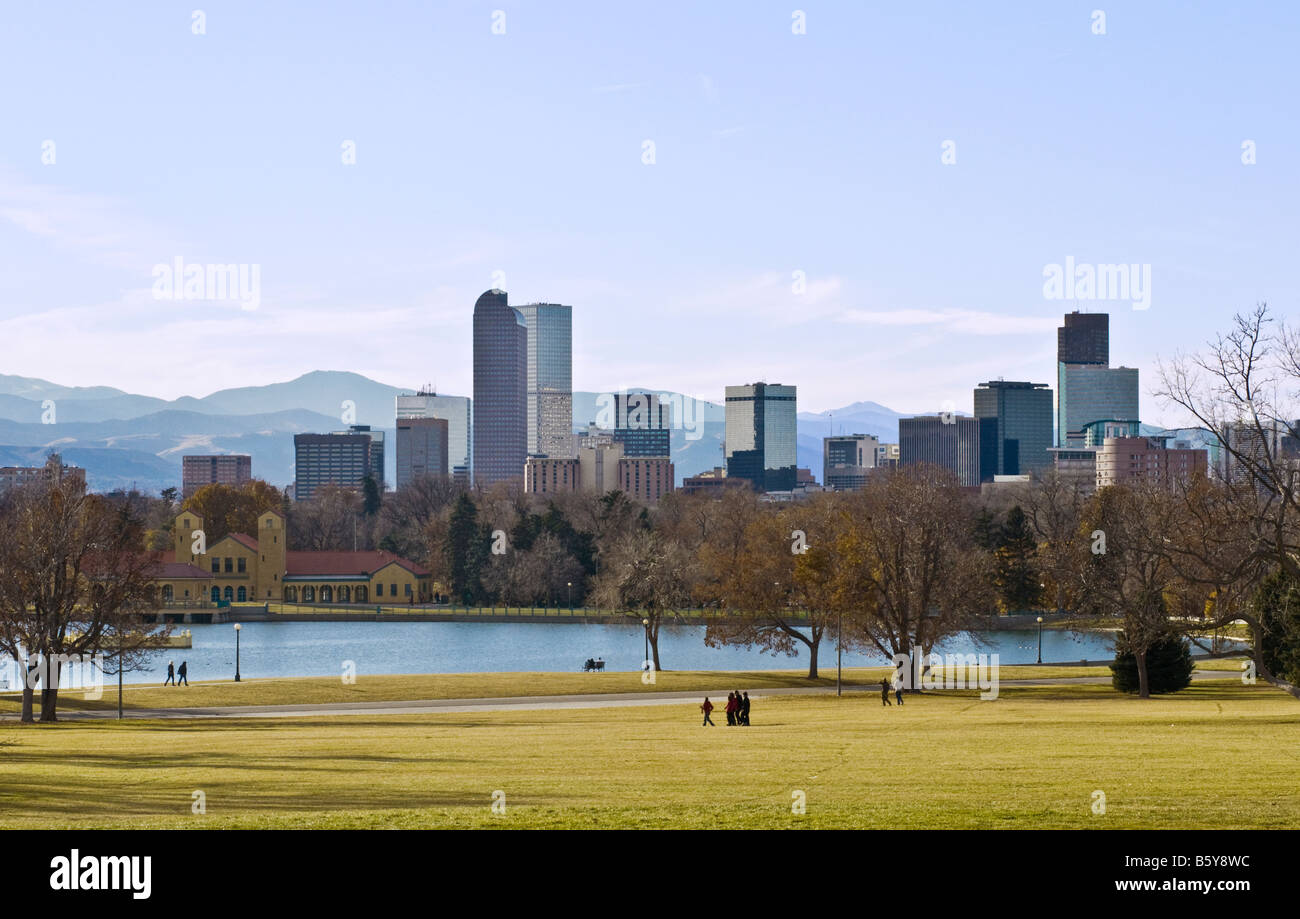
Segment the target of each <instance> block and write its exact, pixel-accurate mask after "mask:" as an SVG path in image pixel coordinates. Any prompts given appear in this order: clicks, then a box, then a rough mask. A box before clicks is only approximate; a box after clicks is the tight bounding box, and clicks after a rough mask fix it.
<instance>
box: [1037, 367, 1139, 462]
mask: <svg viewBox="0 0 1300 919" xmlns="http://www.w3.org/2000/svg"><path fill="white" fill-rule="evenodd" d="M1060 370H1061V386H1060V390H1059V391H1058V392H1057V394H1056V425H1057V432H1056V437H1057V444H1058V446H1062V447H1081V446H1083V445H1084V440H1085V437H1086V435H1087V427H1088V425H1090V424H1092V423H1093V422H1095V421H1108V420H1118V421H1136V420H1137V418H1138V371H1137V368H1135V367H1103V366H1101V365H1099V364H1061V365H1060Z"/></svg>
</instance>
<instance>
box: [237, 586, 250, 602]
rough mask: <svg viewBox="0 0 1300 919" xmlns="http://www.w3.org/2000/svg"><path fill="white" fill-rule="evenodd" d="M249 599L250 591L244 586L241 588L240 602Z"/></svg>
mask: <svg viewBox="0 0 1300 919" xmlns="http://www.w3.org/2000/svg"><path fill="white" fill-rule="evenodd" d="M247 599H248V591H247V590H246V589H245V588H243V587H241V588H239V602H240V603H243V602H244V601H245V600H247Z"/></svg>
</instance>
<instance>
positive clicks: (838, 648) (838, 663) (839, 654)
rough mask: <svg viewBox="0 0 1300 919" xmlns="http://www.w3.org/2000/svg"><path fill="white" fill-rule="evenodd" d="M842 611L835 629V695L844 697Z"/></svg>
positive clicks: (841, 610)
mask: <svg viewBox="0 0 1300 919" xmlns="http://www.w3.org/2000/svg"><path fill="white" fill-rule="evenodd" d="M843 677H844V609H843V607H841V608H840V624H839V626H837V627H836V629H835V695H837V696H842V695H844V690H843V687H842V680H843Z"/></svg>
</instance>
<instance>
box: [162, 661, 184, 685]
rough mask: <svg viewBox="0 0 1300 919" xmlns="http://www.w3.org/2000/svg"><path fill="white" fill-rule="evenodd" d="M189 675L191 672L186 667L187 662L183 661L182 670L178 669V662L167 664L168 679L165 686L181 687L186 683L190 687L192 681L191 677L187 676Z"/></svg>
mask: <svg viewBox="0 0 1300 919" xmlns="http://www.w3.org/2000/svg"><path fill="white" fill-rule="evenodd" d="M188 673H189V670H188V668H187V667H186V666H185V661H181V669H179V670H177V669H176V662H175V661H168V662H167V679H166V681H165V682H164V683H163V685H164V686H166V685H167V684H168V683H171V684H172V685H173V686H179V685H181V684H182V683H184V684H185V685H186V686H188V685H190V679H189V676H188V675H187V674H188Z"/></svg>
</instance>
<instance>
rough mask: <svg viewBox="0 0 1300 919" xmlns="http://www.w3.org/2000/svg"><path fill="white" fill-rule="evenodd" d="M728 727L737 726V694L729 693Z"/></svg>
mask: <svg viewBox="0 0 1300 919" xmlns="http://www.w3.org/2000/svg"><path fill="white" fill-rule="evenodd" d="M726 711H727V726H728V727H734V726H735V724H736V694H735V693H734V692H729V693H727V709H726Z"/></svg>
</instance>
